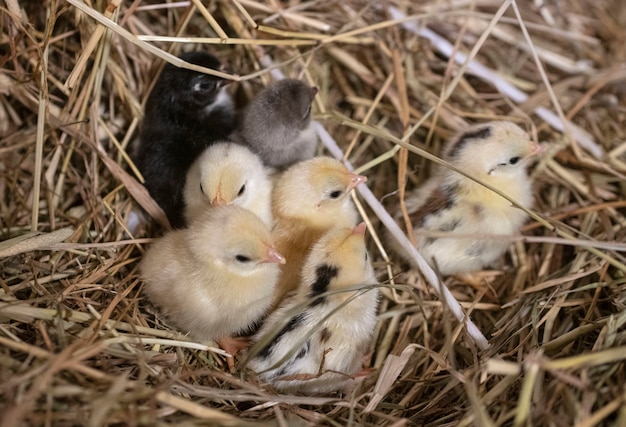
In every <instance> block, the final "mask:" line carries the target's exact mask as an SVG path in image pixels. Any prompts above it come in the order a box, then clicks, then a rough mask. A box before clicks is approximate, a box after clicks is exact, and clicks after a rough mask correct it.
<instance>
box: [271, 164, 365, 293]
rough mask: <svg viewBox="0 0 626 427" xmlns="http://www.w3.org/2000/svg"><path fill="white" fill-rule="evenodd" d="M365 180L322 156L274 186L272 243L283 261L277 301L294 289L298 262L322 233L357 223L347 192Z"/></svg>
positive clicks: (293, 169) (296, 167) (291, 170)
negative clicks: (282, 257)
mask: <svg viewBox="0 0 626 427" xmlns="http://www.w3.org/2000/svg"><path fill="white" fill-rule="evenodd" d="M366 181H367V178H366V177H365V176H362V175H356V174H353V173H351V172H350V171H348V169H346V167H345V166H344V165H343V164H341V162H339V161H337V160H335V159H333V158H331V157H323V156H322V157H315V158H313V159H310V160H306V161H303V162H300V163H296V164H295V165H293V166H291V167H290V168H289V169H287V170H286V171H285V172H284V173H283V174H282V175H281V176H280V177H279V178H278V179H277V181H276V182H275V183H274V190H273V193H272V212H273V214H274V221H275V225H274V229H273V230H272V239H273V241H274V243H275V244H276V249H277V250H278V251H279V252H280V253H282V254H285V257H286V258H287V263H286V264H285V265H284V266H283V267H282V268H281V274H280V279H279V281H278V284H277V285H276V298H275V301H276V302H278V301H280V299H281V298H282V297H283V296H284V295H286V294H287V293H288V292H290V291H292V290H294V289H295V288H296V287H297V286H298V282H299V275H300V269H301V268H302V263H303V262H304V259H305V257H306V255H307V253H308V251H309V249H310V248H311V246H313V244H314V243H315V242H316V241H317V240H318V239H319V238H320V237H321V236H322V234H324V233H325V232H326V231H328V230H329V229H330V228H332V227H354V226H355V225H356V222H357V212H356V209H355V207H354V204H353V203H352V200H350V197H349V193H350V190H352V189H353V188H355V187H356V186H357V185H359V184H361V183H363V182H366Z"/></svg>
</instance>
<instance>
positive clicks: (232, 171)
mask: <svg viewBox="0 0 626 427" xmlns="http://www.w3.org/2000/svg"><path fill="white" fill-rule="evenodd" d="M269 173H270V170H269V169H267V168H266V167H265V166H263V163H262V162H261V159H260V158H259V156H257V155H256V154H254V153H253V152H252V151H250V150H249V149H248V148H247V147H244V146H242V145H238V144H234V143H231V142H220V143H216V144H214V145H211V146H210V147H208V148H207V149H206V150H205V151H204V152H203V153H202V154H201V155H200V157H198V158H197V159H196V161H195V162H194V163H193V164H192V165H191V168H190V169H189V172H188V173H187V180H186V183H185V219H186V221H187V222H188V223H190V222H191V221H192V220H193V219H194V218H196V217H197V216H199V215H201V214H202V213H203V212H204V211H205V210H207V209H211V207H213V206H219V205H229V204H231V203H232V204H235V205H237V206H241V207H243V208H246V209H249V210H251V211H252V212H253V213H255V214H257V215H258V216H259V217H260V218H261V220H263V222H264V223H265V224H266V225H267V226H268V227H270V228H271V227H272V180H271V179H270V177H269Z"/></svg>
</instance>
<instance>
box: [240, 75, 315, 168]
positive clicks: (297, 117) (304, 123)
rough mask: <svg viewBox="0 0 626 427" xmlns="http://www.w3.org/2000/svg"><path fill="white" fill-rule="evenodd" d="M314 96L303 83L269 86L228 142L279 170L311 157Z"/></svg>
mask: <svg viewBox="0 0 626 427" xmlns="http://www.w3.org/2000/svg"><path fill="white" fill-rule="evenodd" d="M316 93H317V88H316V87H311V86H309V85H308V84H306V83H305V82H303V81H300V80H294V79H284V80H279V81H277V82H274V83H272V84H271V85H269V86H268V87H266V88H265V89H263V90H262V91H261V92H259V93H258V94H257V96H256V97H255V98H254V99H253V100H252V101H251V102H250V104H249V105H248V106H247V108H246V109H245V111H244V112H243V117H242V120H241V121H240V123H239V125H238V127H237V129H236V130H235V131H234V132H233V134H231V136H230V138H231V139H232V140H233V141H235V142H238V143H240V144H244V145H247V146H248V147H249V148H250V149H251V150H252V151H254V152H255V153H257V154H258V155H259V157H261V159H262V160H263V163H264V164H265V165H266V166H270V167H276V168H282V167H286V166H289V165H291V164H293V163H297V162H299V161H302V160H307V159H310V158H311V157H313V155H314V154H315V149H316V145H317V137H316V135H315V131H314V129H313V126H312V125H311V103H312V102H313V98H314V97H315V94H316Z"/></svg>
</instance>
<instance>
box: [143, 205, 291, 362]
mask: <svg viewBox="0 0 626 427" xmlns="http://www.w3.org/2000/svg"><path fill="white" fill-rule="evenodd" d="M284 262H285V259H284V258H283V256H282V255H281V254H280V253H279V252H278V251H277V250H276V249H275V248H274V246H273V245H272V239H271V237H270V232H269V229H268V227H267V226H266V225H265V224H264V223H263V222H262V221H261V220H260V219H259V217H258V216H256V215H255V214H253V213H252V212H250V211H248V210H247V209H243V208H240V207H238V206H234V205H230V206H219V207H215V208H213V209H209V210H207V211H205V212H203V214H202V215H200V216H199V217H198V218H196V219H195V220H194V221H193V222H192V223H191V224H190V226H189V227H188V228H185V229H182V230H175V231H171V232H169V233H167V234H166V235H165V236H163V237H162V238H160V239H159V240H157V241H156V242H155V243H154V244H153V245H152V246H151V247H150V248H149V249H148V251H147V252H146V254H145V255H144V258H143V260H142V262H141V264H140V271H141V276H142V278H143V280H144V282H145V292H146V294H147V296H148V298H149V299H150V300H151V301H152V302H153V303H154V304H155V305H156V306H158V307H160V309H161V310H162V312H163V314H165V315H166V316H167V317H168V318H169V319H170V320H171V321H172V322H173V323H175V324H176V325H177V326H178V327H179V328H180V329H181V330H182V331H183V332H188V333H189V335H190V336H191V337H192V338H194V339H195V340H198V341H201V342H204V341H210V340H215V339H220V338H224V337H230V336H231V335H233V334H237V333H241V332H247V331H249V330H250V327H251V326H252V325H253V324H254V323H255V322H257V321H259V320H260V319H261V318H262V317H263V316H264V315H265V314H266V311H267V309H268V308H269V307H270V304H271V301H272V296H273V293H274V286H275V284H276V281H277V279H278V274H279V268H278V264H282V263H284ZM226 350H227V351H228V350H229V349H226Z"/></svg>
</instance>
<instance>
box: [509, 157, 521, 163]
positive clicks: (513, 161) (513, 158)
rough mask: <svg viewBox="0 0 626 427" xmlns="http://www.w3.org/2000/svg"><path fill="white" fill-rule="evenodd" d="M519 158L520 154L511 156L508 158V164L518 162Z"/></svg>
mask: <svg viewBox="0 0 626 427" xmlns="http://www.w3.org/2000/svg"><path fill="white" fill-rule="evenodd" d="M520 160H521V157H520V156H515V157H511V158H510V159H509V164H510V165H515V164H517V162H519V161H520Z"/></svg>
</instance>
